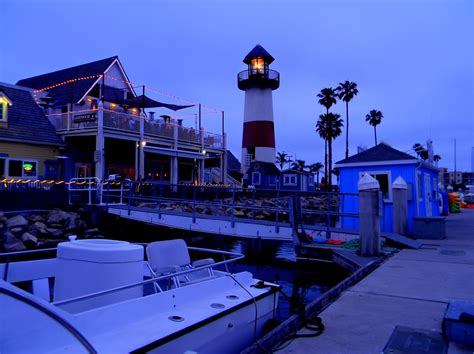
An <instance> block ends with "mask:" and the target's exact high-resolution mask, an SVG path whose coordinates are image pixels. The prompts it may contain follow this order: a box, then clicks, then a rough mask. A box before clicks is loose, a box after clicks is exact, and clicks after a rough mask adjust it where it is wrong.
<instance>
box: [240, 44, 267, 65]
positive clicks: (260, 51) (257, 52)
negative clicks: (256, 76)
mask: <svg viewBox="0 0 474 354" xmlns="http://www.w3.org/2000/svg"><path fill="white" fill-rule="evenodd" d="M255 57H261V58H263V60H264V61H265V62H266V63H268V64H271V63H272V62H273V61H274V60H275V58H273V57H272V56H271V55H270V53H268V52H267V51H266V50H265V49H264V48H263V47H262V46H261V45H260V44H257V45H256V46H255V47H254V48H253V49H252V50H251V51H250V52H249V53H248V54H247V55H246V56H245V58H244V63H245V64H250V60H251V59H252V58H255Z"/></svg>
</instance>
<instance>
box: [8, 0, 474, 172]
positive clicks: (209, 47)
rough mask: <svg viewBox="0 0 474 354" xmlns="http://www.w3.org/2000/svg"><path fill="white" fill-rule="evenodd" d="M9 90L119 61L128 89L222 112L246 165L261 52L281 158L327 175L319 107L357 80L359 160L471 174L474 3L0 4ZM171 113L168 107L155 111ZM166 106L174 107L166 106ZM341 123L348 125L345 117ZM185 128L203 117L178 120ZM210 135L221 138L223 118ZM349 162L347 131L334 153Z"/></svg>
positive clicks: (210, 120)
mask: <svg viewBox="0 0 474 354" xmlns="http://www.w3.org/2000/svg"><path fill="white" fill-rule="evenodd" d="M0 31H1V33H2V34H3V36H2V40H1V44H0V81H3V82H7V83H16V82H17V81H18V80H19V79H22V78H26V77H30V76H34V75H39V74H43V73H46V72H50V71H55V70H59V69H63V68H66V67H70V66H75V65H80V64H83V63H87V62H90V61H94V60H98V59H102V58H106V57H110V56H113V55H118V56H119V58H120V60H121V62H122V64H123V65H124V68H125V71H126V72H127V74H128V76H129V78H130V81H132V82H135V83H137V84H141V85H147V86H149V87H151V88H153V89H156V90H160V91H163V92H167V93H170V94H173V95H175V96H178V97H182V98H186V99H189V100H192V101H193V102H201V103H202V104H203V105H205V106H209V107H216V108H217V109H218V110H223V111H224V112H225V122H226V131H227V134H228V146H229V148H230V150H232V151H233V152H234V154H236V156H237V157H240V151H241V141H242V125H243V110H244V92H242V91H240V90H239V89H238V88H237V79H236V76H237V73H238V72H239V71H242V70H245V69H246V66H245V64H244V63H243V62H242V60H243V58H244V57H245V55H246V54H247V53H248V52H249V51H250V50H251V49H252V48H253V47H254V46H255V45H256V44H261V45H262V46H263V47H264V48H265V49H266V50H267V51H268V52H269V53H270V54H271V55H272V56H273V57H274V58H275V61H274V62H273V63H272V64H271V66H270V68H271V69H274V70H277V71H279V72H280V75H281V85H280V88H279V89H278V90H276V91H274V92H273V108H274V119H275V130H276V145H277V146H276V148H277V151H285V152H287V153H289V154H291V155H296V158H298V159H303V160H305V161H306V163H307V164H310V163H314V162H324V142H323V140H322V139H321V138H320V137H319V136H318V135H317V134H316V132H315V124H316V121H317V119H318V116H319V115H320V114H322V113H324V111H325V110H324V109H323V107H322V106H320V105H319V104H318V103H317V97H316V94H317V93H318V92H319V91H320V90H321V89H322V88H324V87H335V86H337V85H338V83H339V82H341V81H345V80H350V81H354V82H356V83H357V85H358V88H359V94H358V95H357V96H356V97H355V98H354V99H353V101H351V102H350V104H349V115H350V130H349V143H350V145H349V150H350V154H354V153H356V152H357V147H358V146H363V147H372V146H373V145H374V133H373V128H372V127H371V126H370V125H369V124H368V123H367V122H365V115H366V114H367V113H368V112H369V111H370V110H372V109H377V110H380V111H382V113H383V115H384V119H383V121H382V123H381V125H379V126H378V128H377V135H378V140H379V142H380V141H384V142H386V143H388V144H390V145H391V146H393V147H394V148H396V149H399V150H401V151H409V150H410V149H411V148H412V146H413V144H415V143H421V144H426V141H427V140H428V139H432V140H433V144H434V150H435V153H436V154H439V155H440V156H441V161H440V166H443V167H448V168H449V169H450V170H453V169H454V140H455V139H456V147H457V159H456V162H457V170H458V171H459V170H463V171H470V170H471V159H472V158H473V157H472V156H471V150H472V147H474V45H473V39H474V1H471V0H444V1H442V0H400V1H394V0H393V1H392V0H352V1H350V0H307V1H300V0H293V1H291V0H286V1H283V0H268V1H265V0H260V1H256V0H253V1H247V0H242V1H236V0H221V1H218V0H213V1H211V0H171V1H167V0H160V1H158V0H148V1H144V0H133V1H132V0H129V1H125V0H95V1H90V0H80V1H78V0H69V1H63V0H42V1H37V0H1V1H0ZM154 98H157V99H161V100H163V101H164V100H165V97H154ZM168 101H169V99H168ZM332 111H333V112H335V113H339V114H341V115H342V117H343V118H344V119H345V106H344V104H342V103H338V104H337V105H336V106H334V108H332ZM181 112H182V113H179V114H182V115H183V117H185V118H186V119H187V121H188V124H189V125H193V124H194V121H195V113H196V110H195V109H194V108H193V109H189V110H187V111H181ZM203 127H204V128H205V130H207V131H213V132H219V131H220V115H218V114H217V115H216V114H205V115H204V117H203ZM333 145H334V161H338V160H341V159H342V158H344V151H345V129H344V130H343V134H342V135H341V136H340V137H339V138H337V139H336V140H335V142H334V144H333Z"/></svg>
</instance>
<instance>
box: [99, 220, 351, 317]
mask: <svg viewBox="0 0 474 354" xmlns="http://www.w3.org/2000/svg"><path fill="white" fill-rule="evenodd" d="M104 221H105V222H104V224H103V226H102V228H103V229H104V230H105V231H106V233H107V237H110V238H114V239H121V240H127V241H130V242H153V241H158V240H166V239H174V238H182V239H184V240H185V241H186V243H187V244H188V246H194V247H203V248H213V249H220V250H225V251H233V252H239V253H243V254H245V256H246V257H245V259H243V260H242V261H240V262H238V263H231V264H229V270H230V271H231V272H240V271H249V272H251V273H252V274H253V275H254V276H255V277H256V278H258V279H263V280H266V281H271V282H275V283H278V284H279V285H281V286H282V291H283V293H284V294H285V295H282V296H280V298H279V307H278V310H277V319H280V320H283V319H286V318H288V317H289V316H290V315H291V314H292V313H294V312H295V311H296V310H298V308H301V306H302V304H307V303H309V302H311V301H312V300H314V299H316V298H317V297H318V296H319V295H321V294H322V293H323V292H325V291H327V290H328V289H329V288H331V287H333V286H334V285H336V284H337V283H339V282H341V281H342V280H343V279H344V278H345V277H346V276H347V273H346V271H345V270H344V269H342V268H341V267H339V266H337V265H335V264H331V263H319V262H314V261H309V262H308V261H301V260H298V261H297V259H296V255H295V252H294V248H293V244H292V243H291V242H281V241H262V240H249V239H243V238H236V237H227V236H222V235H209V234H197V233H194V232H190V231H183V230H176V229H167V228H163V227H157V226H153V225H146V224H142V223H138V222H134V221H128V220H123V219H115V218H113V219H112V220H107V219H106V220H104Z"/></svg>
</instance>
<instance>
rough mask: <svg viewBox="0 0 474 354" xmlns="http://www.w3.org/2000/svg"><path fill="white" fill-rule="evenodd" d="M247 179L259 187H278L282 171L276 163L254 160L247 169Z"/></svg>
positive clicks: (250, 183) (249, 183) (249, 182)
mask: <svg viewBox="0 0 474 354" xmlns="http://www.w3.org/2000/svg"><path fill="white" fill-rule="evenodd" d="M246 175H247V178H246V179H245V181H246V182H247V184H248V185H249V186H250V185H252V186H254V187H255V188H257V189H278V188H279V186H280V176H281V172H280V170H279V169H278V167H276V166H275V164H273V163H270V162H263V161H252V162H251V163H250V167H249V169H248V170H247V174H246Z"/></svg>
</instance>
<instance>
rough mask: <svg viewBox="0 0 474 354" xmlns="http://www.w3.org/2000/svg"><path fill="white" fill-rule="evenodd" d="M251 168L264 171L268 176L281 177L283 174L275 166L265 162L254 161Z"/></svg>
mask: <svg viewBox="0 0 474 354" xmlns="http://www.w3.org/2000/svg"><path fill="white" fill-rule="evenodd" d="M251 167H252V168H253V169H254V170H256V169H257V168H258V169H259V170H262V171H263V172H264V173H265V174H266V175H280V174H281V172H280V170H279V169H278V167H276V166H275V164H273V163H270V162H263V161H253V162H252V163H251Z"/></svg>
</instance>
